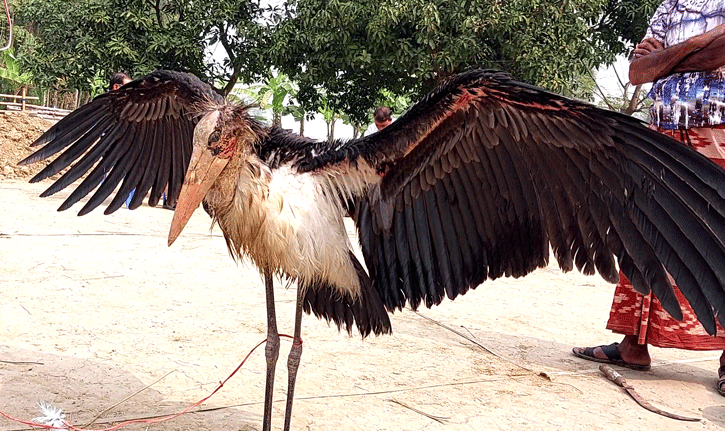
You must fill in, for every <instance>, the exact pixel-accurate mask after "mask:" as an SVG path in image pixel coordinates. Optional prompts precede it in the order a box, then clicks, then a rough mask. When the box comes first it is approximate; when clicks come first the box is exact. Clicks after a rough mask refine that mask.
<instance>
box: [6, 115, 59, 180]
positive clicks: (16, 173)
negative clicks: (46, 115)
mask: <svg viewBox="0 0 725 431" xmlns="http://www.w3.org/2000/svg"><path fill="white" fill-rule="evenodd" d="M53 124H54V123H53V122H52V121H49V120H45V119H42V118H38V117H31V116H30V115H28V114H27V113H25V112H0V181H1V180H5V179H25V178H30V177H31V176H33V175H35V174H36V173H37V172H39V171H40V170H41V169H43V168H44V167H45V166H46V165H47V163H35V164H33V165H32V166H18V165H17V162H18V161H19V160H22V159H23V158H25V157H26V156H28V155H29V154H30V153H31V152H32V151H33V150H32V149H31V148H30V144H31V143H33V141H35V140H36V139H37V138H38V137H39V136H40V135H41V134H43V132H45V131H46V130H48V128H49V127H50V126H52V125H53Z"/></svg>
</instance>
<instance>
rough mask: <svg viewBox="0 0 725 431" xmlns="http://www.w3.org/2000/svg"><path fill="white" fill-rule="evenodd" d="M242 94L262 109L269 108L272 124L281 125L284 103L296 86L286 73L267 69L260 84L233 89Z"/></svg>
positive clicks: (295, 90) (294, 93)
mask: <svg viewBox="0 0 725 431" xmlns="http://www.w3.org/2000/svg"><path fill="white" fill-rule="evenodd" d="M234 91H235V92H237V93H239V94H240V95H242V96H246V97H248V98H250V99H252V100H253V101H254V102H256V103H257V104H259V107H260V108H261V109H263V110H266V109H271V111H272V124H273V125H275V126H281V125H282V115H285V114H287V112H286V110H285V106H286V105H285V103H286V102H288V101H289V99H290V98H292V97H295V95H296V93H297V87H296V86H295V84H294V83H293V82H292V81H290V80H289V78H288V77H287V75H285V74H283V73H277V74H275V72H274V71H273V70H271V69H270V70H269V71H268V74H267V77H266V78H265V80H264V83H262V84H255V85H251V86H249V87H246V88H238V89H235V90H234Z"/></svg>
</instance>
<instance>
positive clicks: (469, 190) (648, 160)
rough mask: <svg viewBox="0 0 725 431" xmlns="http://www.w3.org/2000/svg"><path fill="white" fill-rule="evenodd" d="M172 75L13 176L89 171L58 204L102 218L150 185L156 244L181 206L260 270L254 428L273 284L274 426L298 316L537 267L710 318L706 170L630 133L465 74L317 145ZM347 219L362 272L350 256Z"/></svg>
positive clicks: (337, 312)
mask: <svg viewBox="0 0 725 431" xmlns="http://www.w3.org/2000/svg"><path fill="white" fill-rule="evenodd" d="M248 109H249V107H247V106H244V105H233V104H229V103H226V102H225V101H224V100H222V99H221V98H220V97H219V96H217V95H216V94H215V93H214V92H213V91H212V90H211V88H210V87H209V86H207V85H206V84H203V83H202V82H201V81H200V80H198V79H197V78H196V77H194V76H192V75H188V74H183V73H177V72H170V71H159V72H155V73H152V74H151V75H149V76H147V77H145V78H142V79H139V80H136V81H133V82H131V83H129V84H127V85H126V86H124V87H122V88H121V89H120V90H117V91H113V92H110V93H107V94H104V95H102V96H99V97H98V98H96V99H95V100H93V101H92V102H90V103H89V104H87V105H85V106H83V107H81V108H79V109H78V110H76V111H75V112H73V113H71V114H70V115H68V116H67V117H66V118H65V119H63V120H62V121H60V122H59V123H57V124H56V125H55V126H53V127H52V128H51V129H49V130H48V131H47V132H46V133H45V134H43V135H42V136H41V137H40V138H39V139H38V140H37V141H36V142H35V145H42V147H41V148H40V149H39V150H38V151H37V152H35V153H34V154H32V155H31V156H29V157H28V158H26V159H25V160H23V161H22V162H21V164H28V163H32V162H36V161H38V160H41V159H45V158H48V157H50V156H52V155H54V154H56V153H58V152H61V151H63V153H62V154H61V155H59V156H58V157H57V158H56V159H55V160H54V161H53V162H52V163H50V165H48V166H47V167H46V168H45V169H43V170H42V171H41V172H40V173H39V174H38V175H37V176H36V177H34V178H33V179H32V180H31V181H40V180H42V179H44V178H47V177H49V176H51V175H54V174H55V173H57V172H59V171H61V170H62V169H64V168H66V167H67V166H69V165H70V164H72V163H74V165H73V167H72V168H71V169H70V170H69V171H68V172H67V173H65V174H64V175H63V176H62V177H61V178H60V179H59V180H57V181H56V182H55V183H54V184H53V185H52V186H51V187H50V188H49V189H48V190H47V191H46V192H44V193H43V194H42V196H47V195H50V194H52V193H55V192H57V191H58V190H60V189H62V188H64V187H66V186H68V185H69V184H71V183H72V182H73V181H75V180H76V179H78V178H80V177H81V176H82V175H83V174H84V173H87V172H88V171H89V170H91V169H92V170H91V172H90V173H89V174H88V176H87V177H86V178H85V179H84V180H83V181H82V182H81V183H80V185H78V186H77V187H76V188H75V190H74V191H73V192H72V193H71V194H70V196H69V197H68V198H67V199H66V200H65V202H64V203H63V204H62V206H61V207H60V210H63V209H66V208H68V207H70V206H71V205H73V204H74V203H76V202H77V201H79V200H80V199H81V198H83V197H84V196H86V195H88V194H89V193H91V192H93V191H94V190H95V192H93V194H92V196H91V197H90V199H89V200H88V201H87V202H86V204H85V206H83V208H82V209H81V211H80V214H81V215H82V214H85V213H87V212H89V211H91V210H93V209H94V208H96V207H97V206H98V205H99V204H101V203H102V202H103V201H104V199H106V198H107V197H108V196H110V195H111V194H112V193H113V192H114V190H115V191H116V193H115V197H114V198H113V199H112V200H111V202H110V204H109V205H108V207H107V208H106V213H111V212H113V211H115V210H117V209H118V208H119V207H120V206H121V205H122V203H123V202H124V201H125V200H126V197H127V196H128V194H129V192H130V191H131V190H134V189H135V194H134V197H133V199H132V200H131V203H130V207H131V208H135V207H138V206H139V205H141V203H142V200H143V198H144V196H146V195H149V194H150V197H149V204H150V205H155V204H156V203H157V202H158V200H159V197H160V195H161V193H162V191H163V190H164V188H165V187H166V186H168V190H169V198H170V200H171V203H173V202H174V201H176V200H177V199H178V202H177V203H176V212H175V214H174V218H173V222H172V226H171V231H170V233H169V244H171V243H172V242H173V241H174V240H175V239H176V237H177V236H178V235H179V234H180V233H181V231H182V229H183V227H184V225H185V223H186V222H187V221H188V219H189V217H190V216H191V214H192V213H193V211H194V210H195V209H196V208H197V207H198V206H199V203H201V202H202V201H203V206H204V209H205V210H206V211H207V212H208V213H209V215H210V216H211V217H212V218H213V219H214V221H215V222H216V223H218V225H219V227H220V228H221V230H222V232H223V234H224V237H225V239H226V242H227V246H228V248H229V250H230V252H231V254H232V256H233V257H235V258H242V257H248V258H250V259H251V260H252V261H253V262H254V264H256V265H257V266H258V267H259V269H260V271H261V273H262V274H263V275H264V279H265V288H266V297H267V316H268V336H267V345H266V359H267V380H266V384H267V386H266V393H265V409H264V419H263V421H264V423H263V428H264V429H265V430H266V429H269V428H270V425H271V401H272V386H273V382H274V368H275V364H276V360H277V357H278V355H279V335H278V334H277V328H276V318H275V310H274V291H273V288H272V279H273V276H275V275H277V276H280V277H285V278H288V279H290V280H293V281H295V282H296V283H297V285H298V291H297V292H298V294H297V309H296V316H295V332H294V343H293V347H292V350H291V352H290V358H289V361H288V366H289V367H290V374H289V376H290V377H289V389H288V396H287V406H286V413H285V429H289V427H290V419H291V409H292V400H293V396H294V384H295V376H296V372H297V365H298V364H299V360H300V356H301V342H300V341H301V338H300V327H301V317H302V311H303V310H304V311H306V312H308V313H309V312H312V313H314V314H315V315H317V316H320V317H323V318H325V319H327V320H328V321H330V320H332V321H334V322H335V323H336V324H337V326H338V327H344V328H345V329H346V330H347V331H348V332H350V331H351V330H352V327H353V324H354V325H355V326H357V328H358V330H359V332H360V333H361V334H362V336H367V335H368V334H370V333H375V334H382V333H388V332H390V330H391V327H390V321H389V319H388V314H387V312H392V311H394V310H396V309H401V308H402V307H403V306H404V305H406V304H408V305H409V306H410V307H412V308H413V309H415V308H417V307H418V306H419V305H420V304H421V303H424V304H425V305H426V306H427V307H430V306H432V305H434V304H439V303H440V302H441V301H442V300H443V299H444V298H445V297H448V298H450V299H454V298H456V297H457V296H458V295H462V294H464V293H466V291H468V290H469V289H471V288H475V287H476V286H478V285H479V284H481V283H482V282H483V281H485V280H487V279H494V278H497V277H501V276H511V277H521V276H524V275H526V274H528V273H530V272H532V271H533V270H534V269H536V268H539V267H543V266H545V265H547V263H548V259H549V252H550V248H551V250H553V253H554V255H555V257H556V259H557V261H558V262H559V265H560V266H561V268H562V269H563V270H564V271H569V270H571V269H572V268H573V267H574V266H576V267H577V268H578V269H579V270H580V271H582V272H583V273H585V274H594V273H595V272H598V273H599V274H600V275H601V276H602V277H603V278H604V279H606V280H607V281H609V282H612V283H614V282H616V281H617V280H618V268H620V269H621V270H622V272H623V273H624V274H625V275H626V276H627V277H628V278H629V279H630V280H631V281H632V283H633V285H634V286H635V287H636V288H637V289H638V290H639V291H641V292H649V291H650V290H652V291H653V292H654V293H655V295H656V296H657V297H658V298H659V299H660V300H661V301H662V303H663V305H664V307H665V308H666V309H667V310H668V311H669V312H670V313H671V314H672V315H673V316H675V317H681V312H680V306H679V304H678V302H677V299H676V298H675V296H674V294H673V292H672V288H671V285H670V283H669V281H668V278H667V274H666V271H665V269H666V270H667V271H669V273H670V274H671V275H672V276H673V277H674V279H675V280H676V282H677V284H678V286H679V287H680V289H681V290H682V292H683V294H684V295H685V297H686V298H687V300H688V301H689V302H690V305H692V307H693V308H694V310H695V312H696V313H697V316H698V318H699V319H700V321H701V322H702V324H703V325H704V327H705V328H706V329H707V330H708V331H709V332H710V333H711V334H712V333H714V331H715V320H716V318H717V320H718V321H719V322H720V323H724V324H725V290H724V286H725V284H724V283H725V245H724V244H725V200H724V199H723V196H725V171H723V170H722V169H721V168H719V167H718V166H716V165H715V164H714V163H712V162H710V161H709V160H708V159H707V158H706V157H704V156H702V155H700V154H698V153H696V152H695V151H693V150H692V149H690V148H688V147H686V146H684V145H682V144H680V143H679V142H677V141H675V140H672V139H670V138H668V137H666V136H664V135H662V134H659V133H657V132H655V131H652V130H650V129H648V128H647V127H646V126H645V125H644V124H642V123H641V122H640V121H638V120H636V119H633V118H631V117H628V116H625V115H620V114H617V113H615V112H610V111H605V110H602V109H598V108H596V107H594V106H591V105H589V104H585V103H582V102H578V101H573V100H569V99H566V98H564V97H561V96H558V95H555V94H552V93H549V92H546V91H544V90H542V89H539V88H536V87H533V86H530V85H526V84H523V83H519V82H515V81H513V80H512V79H511V78H510V77H509V76H508V75H507V74H504V73H500V72H493V71H481V70H474V71H470V72H466V73H463V74H460V75H456V76H453V77H451V78H450V79H448V80H447V81H445V82H444V83H443V84H441V85H440V86H439V87H438V88H436V89H434V90H433V91H432V92H431V93H429V94H428V95H427V96H425V97H424V98H423V99H422V100H421V101H420V102H418V103H417V104H415V105H413V106H412V107H411V108H410V109H409V110H408V111H407V112H406V113H405V114H404V115H402V116H401V117H400V118H399V119H398V120H397V121H395V122H394V123H393V124H392V125H390V126H389V127H387V128H386V129H384V130H382V131H380V132H378V133H375V134H372V135H369V136H365V137H363V138H360V139H354V140H349V141H335V142H332V143H328V142H316V141H314V140H311V139H307V138H303V137H299V136H296V135H293V134H291V133H290V132H288V131H286V130H283V129H280V128H277V127H268V126H264V125H262V124H260V123H258V122H257V121H255V120H254V119H253V118H252V117H251V116H250V115H249V113H248ZM347 214H350V215H352V217H353V219H354V220H355V224H356V226H357V229H358V233H359V237H360V243H361V244H360V245H361V248H362V252H363V255H364V258H365V263H366V264H367V268H368V270H369V275H368V274H367V273H366V271H365V269H364V268H363V266H362V264H361V263H360V262H359V261H358V260H357V259H356V258H355V255H354V254H353V252H352V251H351V244H350V243H349V240H348V237H347V234H346V231H345V228H344V225H343V218H344V217H345V216H346V215H347Z"/></svg>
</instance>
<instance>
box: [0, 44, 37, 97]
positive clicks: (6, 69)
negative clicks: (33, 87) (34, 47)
mask: <svg viewBox="0 0 725 431" xmlns="http://www.w3.org/2000/svg"><path fill="white" fill-rule="evenodd" d="M0 79H2V80H3V81H5V82H7V83H9V84H10V87H11V88H13V90H17V89H18V88H20V87H23V86H26V85H28V84H30V81H31V80H32V79H33V75H31V74H30V73H28V72H22V71H21V70H20V66H19V65H18V61H17V60H16V59H15V56H14V55H13V49H12V48H10V49H6V50H5V51H3V52H2V66H0Z"/></svg>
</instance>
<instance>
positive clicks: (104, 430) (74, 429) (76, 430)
mask: <svg viewBox="0 0 725 431" xmlns="http://www.w3.org/2000/svg"><path fill="white" fill-rule="evenodd" d="M279 336H280V338H282V337H284V338H290V339H293V340H294V337H292V336H291V335H287V334H279ZM266 342H267V340H266V339H264V340H262V341H260V342H259V343H258V344H257V345H256V346H254V348H253V349H252V350H250V351H249V353H247V356H245V357H244V359H242V362H241V363H240V364H239V365H238V366H237V368H235V369H234V371H232V373H231V374H229V376H228V377H227V378H226V379H224V380H222V381H221V382H219V386H217V387H216V389H214V390H213V391H212V392H211V393H210V394H209V395H207V396H206V397H204V398H202V399H200V400H199V401H197V402H195V403H194V404H192V405H190V406H189V407H187V408H185V409H183V410H181V411H180V412H177V413H174V414H171V415H167V416H162V417H159V418H151V419H132V420H128V421H124V422H120V423H118V424H116V425H114V426H112V427H109V428H101V429H89V428H78V427H76V426H75V425H72V424H70V423H68V422H66V421H65V420H64V421H63V424H64V426H63V427H56V426H53V425H46V424H41V423H36V422H31V421H24V420H22V419H18V418H15V417H12V416H10V415H9V414H7V413H5V412H3V411H0V416H3V417H5V418H7V419H10V420H11V421H13V422H18V423H21V424H23V425H28V426H31V427H40V428H45V429H55V430H72V431H114V430H117V429H119V428H123V427H125V426H128V425H131V424H138V423H143V424H158V423H162V422H166V421H170V420H171V419H175V418H177V417H179V416H181V415H184V414H186V413H188V412H189V411H190V410H191V409H193V408H194V407H198V406H200V405H201V404H203V403H204V402H206V400H208V399H209V398H211V397H212V396H213V395H214V394H216V393H217V392H218V391H219V389H221V388H222V387H223V386H224V384H225V383H226V382H228V381H229V379H231V378H232V377H233V376H234V375H235V374H236V373H237V371H239V370H240V369H241V368H242V366H243V365H244V363H245V362H247V359H249V357H250V356H252V353H254V351H255V350H257V349H258V348H259V346H261V345H262V344H264V343H266ZM299 345H300V346H301V345H302V339H300V342H299Z"/></svg>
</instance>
